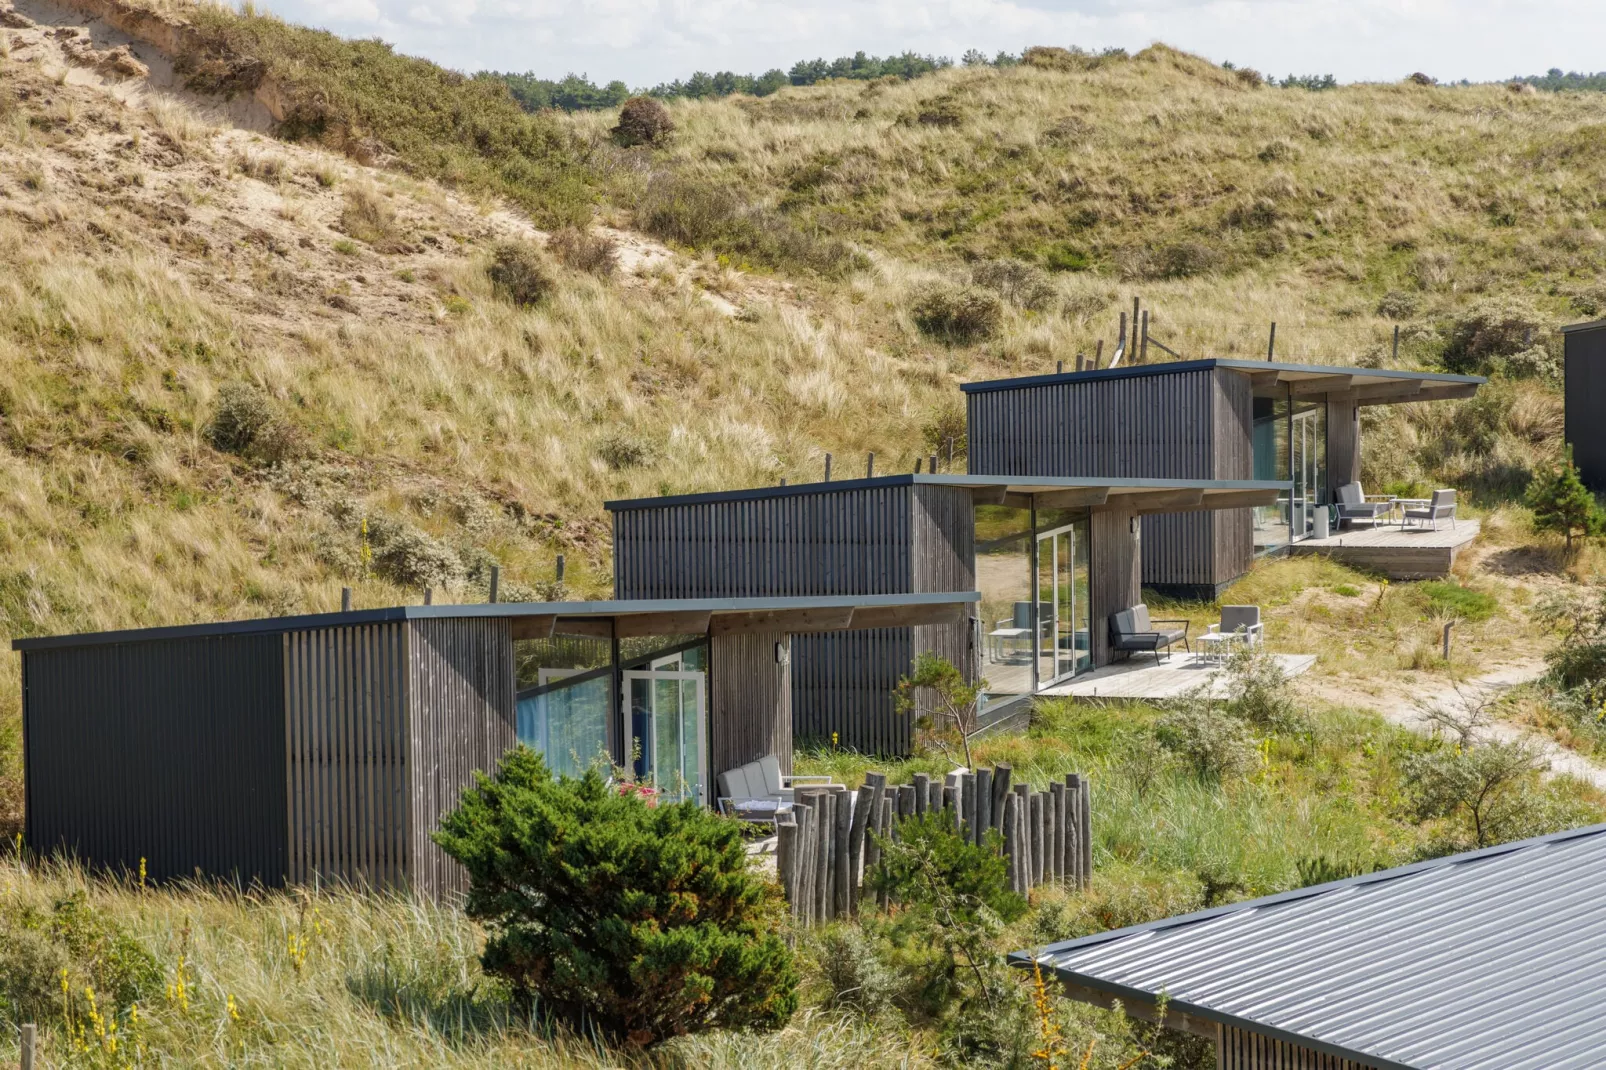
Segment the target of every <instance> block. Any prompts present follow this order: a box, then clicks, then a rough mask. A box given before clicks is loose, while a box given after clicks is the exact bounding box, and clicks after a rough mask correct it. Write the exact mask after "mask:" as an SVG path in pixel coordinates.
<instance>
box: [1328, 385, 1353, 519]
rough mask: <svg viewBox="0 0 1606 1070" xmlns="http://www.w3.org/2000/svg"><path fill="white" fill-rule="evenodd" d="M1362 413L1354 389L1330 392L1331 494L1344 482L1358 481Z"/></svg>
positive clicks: (1329, 460) (1329, 481) (1329, 451)
mask: <svg viewBox="0 0 1606 1070" xmlns="http://www.w3.org/2000/svg"><path fill="white" fill-rule="evenodd" d="M1360 412H1361V410H1360V406H1359V405H1358V404H1357V403H1356V400H1355V395H1354V392H1353V391H1350V392H1345V393H1340V394H1328V395H1327V490H1328V493H1329V495H1331V494H1332V493H1334V492H1336V491H1337V490H1338V488H1339V487H1342V486H1343V485H1344V484H1346V483H1354V482H1357V481H1358V480H1359V479H1360V478H1361V423H1360ZM1324 504H1325V503H1324Z"/></svg>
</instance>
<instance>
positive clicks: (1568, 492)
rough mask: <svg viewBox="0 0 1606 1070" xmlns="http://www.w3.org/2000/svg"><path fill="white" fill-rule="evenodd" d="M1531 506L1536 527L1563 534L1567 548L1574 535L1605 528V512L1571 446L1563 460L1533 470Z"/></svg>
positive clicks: (1529, 487) (1540, 529) (1584, 534)
mask: <svg viewBox="0 0 1606 1070" xmlns="http://www.w3.org/2000/svg"><path fill="white" fill-rule="evenodd" d="M1528 507H1529V508H1531V509H1532V510H1533V511H1534V528H1535V530H1537V531H1554V532H1556V533H1558V534H1560V535H1562V536H1563V537H1564V538H1565V539H1566V540H1567V549H1568V550H1571V549H1572V545H1573V538H1574V537H1575V536H1588V535H1598V534H1600V533H1601V531H1602V529H1606V513H1603V512H1602V510H1601V507H1600V503H1599V502H1597V501H1596V500H1595V496H1594V495H1593V494H1591V493H1590V492H1589V488H1588V487H1586V486H1584V482H1583V480H1582V479H1580V478H1579V476H1578V466H1577V465H1575V464H1573V451H1572V447H1571V446H1568V447H1567V449H1566V453H1565V455H1564V456H1563V457H1562V460H1561V463H1560V464H1555V465H1551V466H1549V467H1548V468H1545V469H1542V470H1541V471H1539V472H1537V473H1535V474H1534V478H1533V482H1531V483H1530V484H1529V485H1528Z"/></svg>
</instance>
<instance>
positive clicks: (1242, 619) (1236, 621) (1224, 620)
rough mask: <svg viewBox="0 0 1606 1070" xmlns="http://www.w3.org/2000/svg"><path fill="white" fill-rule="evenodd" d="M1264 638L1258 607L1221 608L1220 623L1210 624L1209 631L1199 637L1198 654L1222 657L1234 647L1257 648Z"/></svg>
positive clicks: (1263, 628) (1264, 628)
mask: <svg viewBox="0 0 1606 1070" xmlns="http://www.w3.org/2000/svg"><path fill="white" fill-rule="evenodd" d="M1265 638H1266V626H1265V625H1264V624H1262V623H1261V622H1260V607H1259V606H1222V607H1221V623H1220V624H1212V625H1211V626H1210V630H1209V631H1207V632H1205V633H1204V634H1203V635H1201V636H1200V637H1199V647H1200V653H1201V654H1203V655H1204V656H1205V657H1222V656H1224V655H1225V654H1226V653H1227V651H1228V650H1230V649H1231V648H1232V647H1233V646H1234V645H1242V646H1245V647H1250V648H1253V647H1257V646H1259V645H1260V644H1261V643H1262V642H1264V641H1265Z"/></svg>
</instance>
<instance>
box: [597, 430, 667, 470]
mask: <svg viewBox="0 0 1606 1070" xmlns="http://www.w3.org/2000/svg"><path fill="white" fill-rule="evenodd" d="M597 456H598V457H599V458H601V459H602V463H603V464H605V465H607V466H608V467H609V468H611V469H613V470H614V471H615V472H622V471H624V470H626V469H629V468H641V467H643V466H644V465H648V464H651V463H652V462H653V461H654V460H656V459H657V457H658V451H657V450H656V449H654V448H653V445H652V443H650V442H647V441H645V440H643V439H639V438H635V437H633V436H631V435H625V434H615V435H609V436H608V437H607V438H605V439H603V440H602V443H601V444H600V445H599V446H598V447H597Z"/></svg>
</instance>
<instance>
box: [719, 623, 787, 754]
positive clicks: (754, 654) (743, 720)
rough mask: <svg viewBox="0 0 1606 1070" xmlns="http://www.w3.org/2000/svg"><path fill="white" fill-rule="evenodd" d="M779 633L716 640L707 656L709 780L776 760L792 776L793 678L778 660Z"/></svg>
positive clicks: (783, 641)
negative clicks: (766, 758) (765, 759)
mask: <svg viewBox="0 0 1606 1070" xmlns="http://www.w3.org/2000/svg"><path fill="white" fill-rule="evenodd" d="M787 643H788V639H787V637H786V636H785V635H784V634H782V633H780V632H750V633H745V634H739V635H719V634H715V635H714V636H713V638H712V639H711V640H710V647H711V649H710V651H709V663H710V665H709V668H710V672H709V692H708V710H709V718H708V720H709V729H708V763H709V775H710V776H711V777H718V776H719V774H720V773H722V772H725V771H726V770H728V769H735V768H736V767H737V766H741V765H746V764H747V763H748V762H756V761H758V760H759V759H760V758H762V757H764V756H765V755H766V754H773V755H775V757H776V758H777V759H778V760H779V761H780V763H781V771H782V772H783V773H790V772H791V771H792V672H791V668H790V666H789V665H784V664H780V663H779V662H777V661H776V658H775V648H776V646H777V645H781V646H783V647H785V646H786V644H787Z"/></svg>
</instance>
